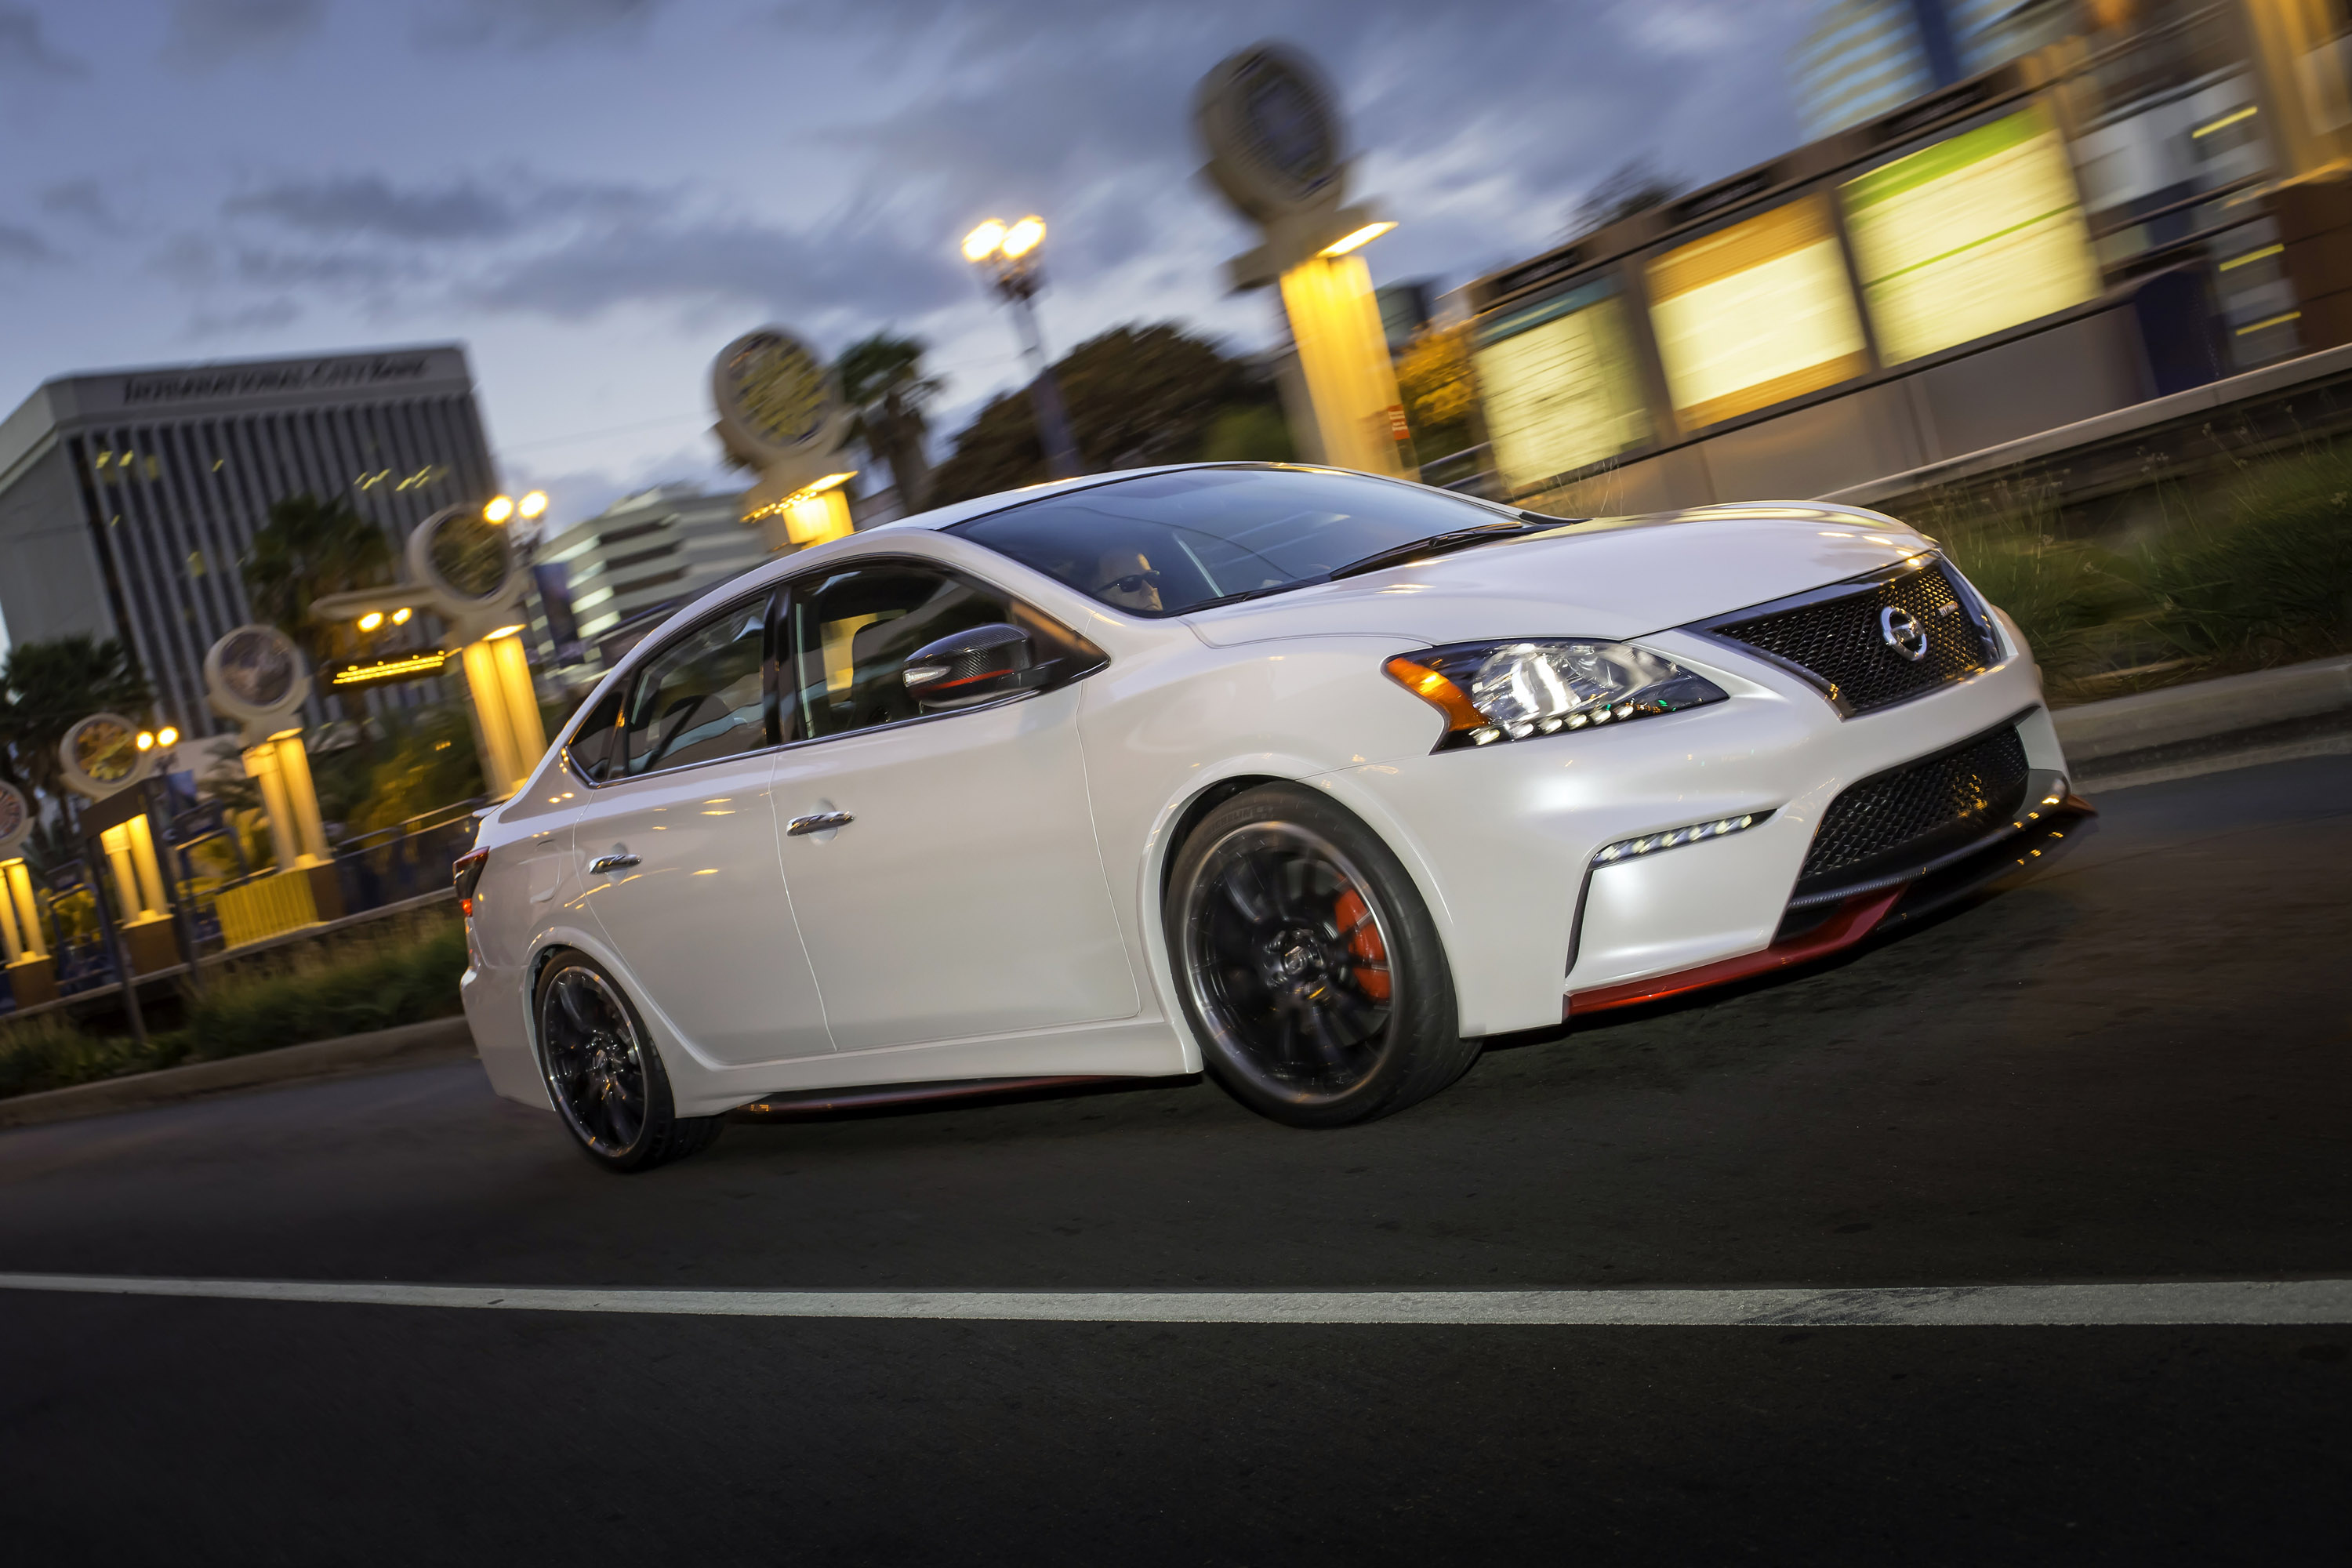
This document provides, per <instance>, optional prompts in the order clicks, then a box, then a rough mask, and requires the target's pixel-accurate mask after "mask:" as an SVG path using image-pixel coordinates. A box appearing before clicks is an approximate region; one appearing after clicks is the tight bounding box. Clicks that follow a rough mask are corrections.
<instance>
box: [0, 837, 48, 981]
mask: <svg viewBox="0 0 2352 1568" xmlns="http://www.w3.org/2000/svg"><path fill="white" fill-rule="evenodd" d="M0 879H5V880H6V882H7V889H6V900H5V901H6V902H7V903H8V904H9V905H10V906H11V907H12V908H13V909H14V910H16V940H17V941H18V942H22V943H24V946H25V952H26V953H28V954H30V955H31V956H33V957H35V958H47V956H48V955H49V944H48V943H47V942H46V941H44V940H43V939H42V936H41V909H40V906H39V905H38V904H37V903H35V902H34V901H33V870H32V868H31V867H29V866H27V865H26V863H25V862H24V861H22V860H10V861H8V862H6V863H5V865H0ZM12 956H13V955H12Z"/></svg>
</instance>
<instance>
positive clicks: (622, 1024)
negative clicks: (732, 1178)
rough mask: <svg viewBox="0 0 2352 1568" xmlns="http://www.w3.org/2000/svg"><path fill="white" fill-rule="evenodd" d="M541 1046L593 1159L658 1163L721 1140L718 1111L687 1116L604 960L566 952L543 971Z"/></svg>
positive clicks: (610, 1163) (560, 1104)
mask: <svg viewBox="0 0 2352 1568" xmlns="http://www.w3.org/2000/svg"><path fill="white" fill-rule="evenodd" d="M538 1004H539V1005H538V1007H537V1009H536V1011H537V1013H538V1016H539V1048H540V1058H541V1067H542V1068H544V1070H545V1072H546V1075H547V1093H548V1098H549V1099H550V1100H553V1101H554V1102H555V1109H556V1111H557V1113H558V1114H560V1115H561V1116H562V1118H563V1124H564V1126H565V1127H567V1128H569V1129H570V1130H571V1132H572V1139H573V1141H574V1142H577V1143H578V1144H579V1145H580V1149H581V1152H583V1153H584V1154H586V1155H587V1156H588V1158H589V1160H590V1161H591V1162H592V1163H595V1164H597V1165H600V1166H602V1167H604V1169H605V1170H608V1171H621V1172H628V1171H649V1170H651V1169H653V1168H654V1167H655V1166H656V1165H662V1164H667V1163H669V1162H670V1161H673V1160H682V1159H684V1158H686V1156H688V1154H691V1153H694V1152H697V1151H698V1150H701V1149H707V1148H709V1146H710V1145H711V1144H712V1143H713V1142H717V1140H718V1137H719V1129H720V1128H721V1127H722V1126H724V1125H725V1123H724V1122H723V1121H721V1120H720V1119H719V1118H718V1117H716V1116H679V1115H678V1114H677V1110H676V1108H675V1107H674V1106H673V1105H672V1103H671V1100H670V1091H669V1078H668V1075H667V1074H666V1073H664V1072H663V1071H662V1064H661V1053H660V1052H659V1051H657V1050H656V1049H655V1048H654V1046H653V1042H652V1041H651V1040H649V1039H647V1038H646V1031H645V1026H644V1025H643V1024H642V1023H640V1022H639V1021H638V1018H637V1012H636V1009H635V1007H633V1006H631V1005H629V1000H628V998H627V997H626V996H625V995H623V994H622V993H621V988H620V987H619V986H618V985H617V984H614V980H613V977H612V976H611V975H610V974H607V973H605V972H604V966H603V965H601V964H599V963H596V962H595V961H594V960H593V959H592V958H589V957H587V956H586V955H585V954H583V953H576V952H572V953H565V954H563V955H562V956H561V957H559V958H557V959H555V960H554V961H553V962H552V963H549V964H548V966H547V968H546V969H545V970H544V971H542V972H541V974H540V977H539V997H538Z"/></svg>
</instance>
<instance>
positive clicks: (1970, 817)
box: [1797, 726, 2026, 894]
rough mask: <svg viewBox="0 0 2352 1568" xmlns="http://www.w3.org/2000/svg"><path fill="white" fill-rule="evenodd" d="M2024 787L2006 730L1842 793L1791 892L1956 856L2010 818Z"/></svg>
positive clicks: (2017, 743) (2017, 751)
mask: <svg viewBox="0 0 2352 1568" xmlns="http://www.w3.org/2000/svg"><path fill="white" fill-rule="evenodd" d="M2025 784H2026V766H2025V742H2023V741H2022V740H2021V739H2019V738H2018V733H2017V731H2016V729H2015V728H2014V727H2013V726H2012V727H2011V728H2008V729H2002V730H1996V731H1993V732H1992V733H1990V734H1988V735H1980V736H1979V737H1978V738H1977V739H1975V740H1973V741H1969V742H1964V743H1963V744H1961V745H1959V746H1956V747H1954V748H1953V749H1952V750H1950V751H1948V752H1942V753H1940V754H1938V755H1937V756H1933V757H1927V758H1923V759H1921V760H1920V761H1918V762H1916V763H1907V764H1906V765H1905V766H1903V767H1899V768H1895V769H1893V770H1891V771H1889V772H1886V773H1879V774H1877V775H1876V776H1874V777H1872V778H1866V779H1864V780H1862V781H1861V782H1860V783H1858V784H1852V785H1849V786H1848V787H1847V788H1846V790H1845V792H1844V793H1843V794H1842V795H1839V796H1838V797H1837V798H1836V799H1835V800H1833V801H1832V802H1830V808H1829V810H1828V811H1827V812H1825V813H1824V814H1822V826H1821V827H1820V829H1819V830H1818V831H1817V832H1815V833H1814V835H1813V847H1812V849H1811V853H1809V854H1807V855H1806V857H1805V868H1804V870H1803V871H1802V872H1801V873H1800V874H1799V877H1798V882H1797V888H1798V891H1799V892H1800V894H1802V893H1804V892H1807V891H1810V890H1811V888H1809V887H1808V884H1811V885H1812V886H1813V887H1818V886H1819V885H1820V884H1821V883H1822V882H1823V881H1826V880H1830V879H1837V880H1841V881H1866V880H1868V879H1870V878H1871V877H1872V876H1874V875H1887V874H1891V873H1893V872H1896V871H1900V870H1903V869H1906V868H1908V867H1910V866H1911V865H1914V864H1918V863H1924V862H1926V861H1927V860H1930V859H1932V858H1935V857H1936V856H1937V855H1939V854H1942V853H1944V852H1945V851H1947V850H1949V849H1955V848H1958V847H1959V846H1961V845H1963V844H1965V843H1967V842H1968V841H1969V840H1970V839H1972V838H1975V837H1979V836H1981V835H1982V834H1983V833H1985V832H1986V831H1987V830H1988V829H1989V828H1990V827H1991V826H1993V825H1994V824H1995V823H1997V822H2000V821H2002V820H2004V819H2007V818H2009V817H2011V816H2015V815H2016V812H2017V809H2018V807H2019V806H2021V805H2024V804H2025Z"/></svg>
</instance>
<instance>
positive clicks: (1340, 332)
mask: <svg viewBox="0 0 2352 1568" xmlns="http://www.w3.org/2000/svg"><path fill="white" fill-rule="evenodd" d="M1282 308H1283V310H1284V311H1285V312H1286V313H1287V314H1288V316H1289V317H1290V335H1291V337H1292V339H1293V340H1294V341H1295V342H1297V345H1298V368H1299V372H1300V374H1301V375H1302V376H1303V377H1304V378H1305V380H1306V383H1307V401H1308V403H1309V404H1310V405H1312V407H1313V409H1314V414H1315V429H1316V433H1317V435H1318V437H1320V438H1321V441H1322V445H1323V460H1324V461H1325V462H1327V463H1328V464H1330V465H1331V466H1332V467H1333V468H1357V469H1360V470H1362V471H1363V472H1365V473H1368V474H1401V473H1402V472H1403V471H1404V470H1403V466H1402V464H1401V463H1400V462H1399V461H1398V460H1397V434H1396V432H1397V422H1398V421H1401V420H1402V418H1403V399H1402V397H1401V396H1400V395H1398V393H1397V380H1396V367H1395V366H1394V365H1393V364H1392V363H1391V362H1390V360H1389V345H1388V336H1387V334H1386V333H1385V332H1384V331H1382V330H1381V308H1380V303H1379V301H1378V300H1375V299H1374V298H1373V297H1372V275H1371V272H1370V269H1369V268H1366V267H1365V266H1364V259H1363V258H1362V257H1360V256H1318V257H1314V258H1310V259H1308V260H1307V261H1303V262H1301V263H1299V264H1298V265H1297V266H1296V267H1294V268H1291V269H1290V270H1289V271H1287V272H1285V273H1284V274H1283V275H1282Z"/></svg>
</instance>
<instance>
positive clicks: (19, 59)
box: [0, 5, 89, 81]
mask: <svg viewBox="0 0 2352 1568" xmlns="http://www.w3.org/2000/svg"><path fill="white" fill-rule="evenodd" d="M88 75H89V67H88V66H86V65H84V64H83V63H82V62H81V61H79V60H78V59H75V58H72V57H71V56H69V55H61V54H59V53H58V52H57V50H55V49H53V48H51V47H49V42H48V39H47V38H46V37H43V36H42V33H41V19H40V17H39V16H36V15H34V14H33V13H32V12H30V11H28V10H26V9H25V8H24V7H23V6H21V5H0V76H13V77H18V78H21V79H29V80H35V81H38V80H44V79H55V78H58V77H82V76H88Z"/></svg>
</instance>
